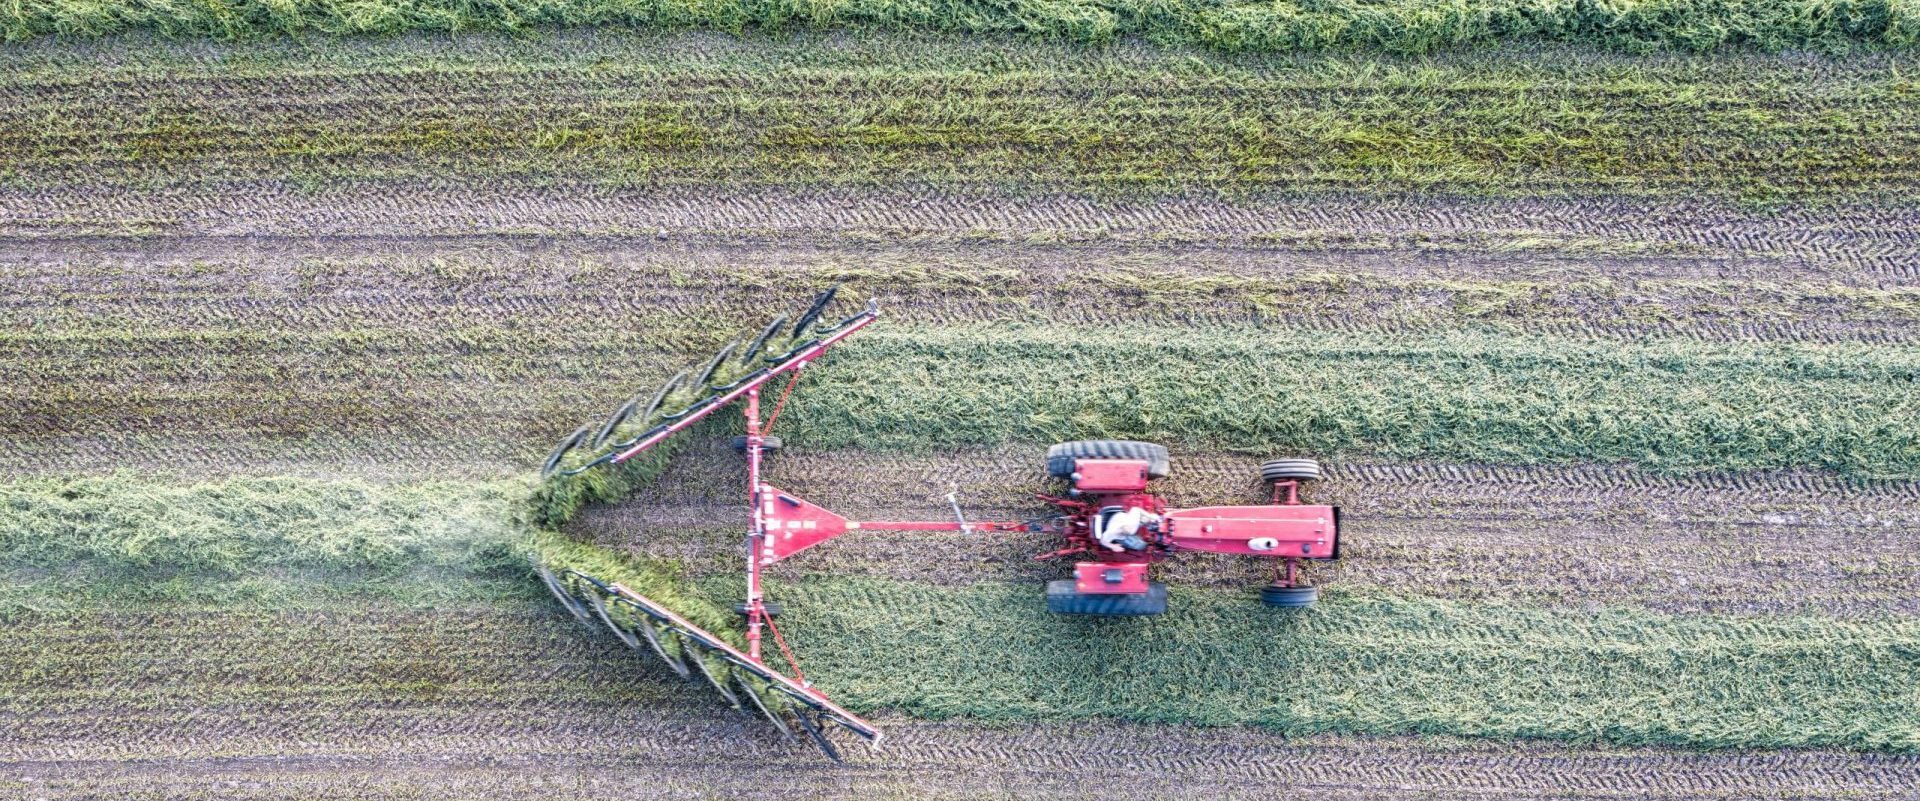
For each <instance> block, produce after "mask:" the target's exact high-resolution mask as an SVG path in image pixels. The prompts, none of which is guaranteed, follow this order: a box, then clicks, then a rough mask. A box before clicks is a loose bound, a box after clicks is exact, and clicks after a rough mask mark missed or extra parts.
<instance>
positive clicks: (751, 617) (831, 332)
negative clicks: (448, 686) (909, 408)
mask: <svg viewBox="0 0 1920 801" xmlns="http://www.w3.org/2000/svg"><path fill="white" fill-rule="evenodd" d="M831 297H832V293H831V291H829V292H828V293H827V294H825V295H823V296H822V298H821V299H820V300H817V301H816V302H815V303H814V307H813V309H812V310H810V311H809V313H808V314H807V315H803V317H802V318H801V319H802V324H801V325H798V326H796V327H795V328H796V330H795V331H794V333H793V335H792V336H793V338H794V339H795V340H799V341H800V344H798V345H795V346H793V347H790V348H787V349H786V350H785V352H784V353H782V354H780V355H778V356H770V357H768V358H767V360H766V361H767V362H768V366H765V367H761V368H759V369H757V370H755V371H754V372H752V373H751V374H750V375H748V376H746V377H744V378H741V379H739V380H736V381H734V382H733V383H731V384H728V385H725V386H720V387H713V388H712V392H713V394H711V395H710V396H708V397H704V398H702V399H699V400H697V401H694V402H692V403H691V404H690V405H689V406H688V407H687V409H686V410H685V411H683V412H680V413H678V414H670V415H665V416H663V417H661V418H660V419H661V420H662V421H663V422H661V423H660V424H659V425H656V426H654V427H653V428H651V429H648V430H647V431H645V432H644V433H641V434H640V435H638V436H636V437H634V438H633V439H632V440H629V441H627V442H623V443H620V444H621V446H622V447H619V448H615V449H612V450H608V451H606V452H605V453H604V455H602V456H601V457H600V458H596V459H592V460H590V461H588V462H586V463H585V464H584V465H582V466H580V467H577V468H574V469H573V470H571V471H568V472H570V473H579V472H582V471H585V470H589V469H593V468H594V467H596V466H598V465H602V464H610V463H619V462H622V461H625V460H627V459H629V458H632V457H633V456H635V455H637V454H639V453H641V452H643V451H645V450H647V449H648V448H651V447H653V446H654V445H656V444H658V443H659V442H661V441H662V440H665V439H666V438H667V437H670V436H672V435H673V434H675V433H677V432H679V431H683V430H685V429H686V428H688V427H689V426H692V425H693V424H694V423H695V422H697V421H699V420H700V419H702V418H704V417H706V416H707V415H709V414H711V413H713V412H714V411H717V410H719V409H721V408H723V407H725V406H728V405H730V404H732V403H733V402H734V401H736V400H740V401H744V403H743V404H742V408H741V411H742V413H743V417H744V420H743V422H744V423H745V428H746V433H745V435H744V436H740V437H736V438H735V442H734V444H735V447H736V448H737V449H738V450H739V451H741V453H742V454H743V455H744V456H745V457H746V467H747V469H746V486H747V493H746V496H747V497H748V499H749V503H750V504H751V508H752V522H751V524H750V528H749V530H748V532H747V570H746V587H745V590H746V593H745V599H744V600H743V601H742V602H741V603H740V604H739V605H738V607H737V609H738V611H739V612H740V614H741V615H742V616H744V617H745V618H746V638H745V642H746V650H744V651H742V650H739V649H737V648H735V647H733V646H732V645H731V644H729V643H728V642H727V641H726V640H725V639H724V638H722V637H719V636H717V635H715V634H713V633H712V632H709V631H706V630H704V629H701V628H700V627H698V626H696V625H694V624H693V623H691V622H689V621H687V620H686V619H684V618H682V617H681V616H679V615H677V614H675V613H674V612H673V611H672V610H669V609H667V608H665V607H664V606H662V605H660V604H659V603H656V602H654V601H652V600H650V599H648V598H646V597H645V596H642V595H640V594H638V593H636V592H633V591H632V590H631V589H628V588H626V587H623V586H621V585H619V584H617V583H609V582H605V581H602V580H600V579H598V578H595V577H592V576H587V575H585V574H582V573H578V572H570V574H569V576H568V577H567V578H565V579H562V578H560V577H557V576H555V575H554V574H553V573H551V572H550V571H547V570H546V569H545V568H544V567H541V569H540V572H541V576H542V578H543V579H544V580H545V581H546V583H547V586H548V588H549V589H551V590H553V592H554V594H555V595H556V596H558V597H559V598H560V600H561V602H562V603H564V604H566V605H567V608H568V609H569V610H571V611H572V612H573V613H574V614H575V615H576V616H578V617H580V618H581V619H582V620H585V621H590V622H591V621H592V620H594V619H595V618H596V617H597V619H598V620H599V621H600V622H602V623H605V624H606V625H607V626H608V627H610V628H612V629H613V630H614V632H615V633H616V634H617V635H619V636H620V638H621V639H622V640H623V641H625V642H627V644H629V645H632V646H634V647H636V648H638V647H640V644H641V643H642V642H643V641H644V642H645V644H647V645H649V646H651V650H653V651H654V652H656V653H658V654H659V655H660V656H661V657H663V658H665V659H666V660H667V661H668V663H669V664H670V665H671V666H673V667H674V669H675V670H676V671H677V672H679V673H680V674H681V675H691V673H693V672H694V670H698V671H699V672H701V673H702V674H703V675H705V676H706V678H707V679H708V680H709V681H711V682H712V683H713V684H714V686H715V688H717V689H718V690H719V691H720V692H721V693H722V695H723V696H725V697H726V698H727V699H728V700H729V701H730V702H731V703H733V704H734V705H735V706H736V707H742V704H741V701H740V699H741V698H742V697H745V698H746V699H748V700H749V701H751V702H752V705H753V706H755V707H758V708H759V711H760V712H762V713H764V714H766V716H767V717H768V718H769V719H770V720H772V721H773V722H774V723H775V725H777V726H779V727H780V728H781V729H782V731H787V730H788V727H787V725H786V723H785V722H784V720H783V719H782V715H781V714H779V713H777V712H775V711H773V710H771V709H769V708H768V707H767V706H766V705H765V704H763V703H762V702H761V701H760V699H759V697H758V694H757V692H756V691H755V690H756V688H754V687H746V688H745V689H747V692H745V693H742V694H736V693H735V692H734V690H733V689H732V688H730V687H729V684H730V683H734V682H736V681H738V680H737V679H729V678H726V677H721V676H716V675H714V673H713V672H712V671H710V670H709V669H708V667H707V665H706V664H705V661H704V660H703V659H701V658H698V657H696V658H693V659H690V660H689V659H686V658H685V656H686V654H687V653H688V652H687V651H686V650H685V648H686V647H692V648H693V649H695V652H696V653H698V654H705V655H709V656H712V657H713V658H714V659H717V660H719V661H722V662H725V663H727V664H730V665H732V666H733V667H734V668H737V669H738V670H739V671H741V672H743V673H744V674H746V675H749V676H753V677H757V679H758V680H760V681H762V682H764V684H762V685H761V686H760V687H758V688H757V689H758V690H760V691H765V692H771V693H777V694H779V695H782V696H784V697H786V698H788V699H790V700H791V701H793V702H794V707H793V710H792V712H793V714H794V716H795V717H796V718H797V719H798V721H799V723H800V724H801V725H802V727H803V728H804V729H805V731H806V733H807V734H809V735H810V736H811V737H812V738H813V740H814V741H815V742H816V743H818V744H819V745H820V747H821V748H822V749H823V750H825V751H827V753H828V754H829V755H836V752H835V750H834V748H833V746H832V745H831V743H830V742H829V741H828V740H827V739H826V738H825V737H824V736H823V734H822V732H821V730H822V729H823V728H824V727H823V726H822V725H821V724H822V723H824V722H833V723H837V724H839V725H840V726H842V727H844V728H846V729H848V730H850V731H852V732H854V733H855V734H857V735H859V736H861V737H863V738H865V739H866V740H867V741H868V742H870V743H877V742H878V740H879V737H880V732H879V730H878V729H876V728H874V727H873V726H872V724H869V723H868V722H867V721H865V720H863V719H861V718H860V717H859V716H857V715H855V714H853V713H851V712H848V711H847V710H845V709H843V708H841V707H839V706H838V705H836V704H834V703H833V702H832V701H831V700H829V699H828V698H827V696H826V694H825V693H823V692H821V691H820V690H818V689H816V688H814V687H813V685H812V684H811V683H810V682H807V681H804V680H797V679H796V678H789V677H788V676H786V675H784V674H782V673H781V672H780V671H778V670H776V669H775V668H774V667H773V666H772V665H770V664H768V663H767V662H766V661H765V660H764V658H763V653H762V650H761V644H762V632H763V630H765V631H771V633H772V634H773V637H774V639H775V640H776V641H777V642H778V643H779V645H780V648H781V650H782V651H783V653H785V656H786V659H787V661H788V663H789V665H790V666H791V667H792V668H793V672H794V674H795V676H796V677H797V676H799V675H800V671H799V664H798V662H797V660H795V659H794V657H793V654H792V652H791V651H790V650H788V649H787V647H786V643H785V641H784V640H783V639H782V638H781V636H780V632H779V629H778V628H777V626H776V623H775V614H776V612H777V610H776V609H774V608H773V607H772V606H770V605H769V604H768V603H767V601H766V598H765V597H764V593H763V592H762V588H761V572H762V570H763V569H764V568H765V567H766V566H767V565H771V564H773V563H775V562H779V561H781V560H783V559H786V558H788V557H791V556H793V555H794V554H797V553H799V552H801V551H804V550H806V549H808V548H811V547H813V546H815V545H819V544H821V543H823V542H826V541H827V540H830V539H833V538H835V537H838V536H841V535H843V534H848V533H853V532H861V531H865V532H874V531H959V532H970V533H982V534H984V533H989V532H1028V533H1039V534H1045V535H1049V536H1053V537H1059V538H1061V540H1062V541H1063V542H1062V545H1063V547H1060V548H1058V549H1056V550H1052V551H1049V552H1046V553H1043V554H1040V555H1039V556H1038V557H1036V558H1039V559H1058V558H1065V557H1073V558H1074V559H1075V561H1074V565H1073V577H1072V578H1063V579H1060V580H1057V581H1052V582H1049V583H1048V585H1047V593H1046V600H1047V608H1048V609H1049V610H1051V611H1053V612H1058V613H1062V614H1070V615H1109V616H1144V615H1157V614H1160V613H1162V612H1165V611H1166V609H1167V588H1166V585H1164V584H1161V583H1159V582H1155V581H1150V580H1148V577H1147V570H1148V566H1149V565H1151V564H1152V563H1153V562H1155V561H1157V560H1160V559H1163V558H1166V557H1169V556H1172V555H1174V554H1175V553H1178V552H1180V551H1207V552H1212V553H1224V554H1235V555H1240V556H1254V557H1262V558H1267V559H1273V560H1276V562H1275V568H1274V580H1273V582H1272V583H1271V584H1269V585H1268V586H1266V587H1265V588H1264V589H1262V590H1261V591H1260V598H1261V600H1262V601H1263V602H1265V603H1266V604H1268V605H1271V606H1278V607H1303V606H1307V605H1310V604H1312V603H1313V602H1314V601H1315V600H1317V599H1318V591H1317V590H1316V589H1315V588H1313V587H1311V586H1306V585H1304V584H1302V583H1300V582H1299V580H1298V579H1299V573H1298V568H1299V564H1300V560H1302V559H1334V558H1337V557H1338V556H1339V555H1340V536H1339V535H1340V510H1339V508H1337V507H1333V506H1323V505H1311V504H1305V503H1302V502H1301V501H1300V488H1301V485H1302V484H1303V482H1307V481H1311V480H1314V479H1318V478H1319V477H1320V465H1319V464H1318V463H1317V462H1314V461H1313V460H1311V459H1277V460H1273V461H1269V462H1266V463H1265V464H1263V465H1261V468H1260V472H1261V476H1262V477H1263V478H1264V479H1266V480H1267V481H1269V482H1271V484H1272V493H1273V494H1272V499H1271V503H1268V504H1262V505H1255V506H1205V507H1200V508H1196V509H1170V508H1168V507H1167V505H1166V503H1165V502H1164V501H1162V500H1161V499H1160V498H1159V497H1158V496H1156V495H1154V494H1153V493H1151V492H1149V491H1148V484H1149V482H1151V481H1152V480H1153V479H1157V478H1164V477H1165V476H1166V475H1167V473H1168V470H1169V467H1170V460H1169V457H1168V454H1167V450H1166V448H1164V447H1162V446H1160V445H1156V444H1152V443H1146V442H1135V441H1130V440H1081V441H1075V442H1063V443H1060V444H1058V445H1054V446H1053V447H1052V448H1049V449H1048V451H1047V456H1046V462H1047V464H1046V467H1047V473H1048V474H1049V475H1050V476H1052V477H1054V478H1057V479H1063V480H1065V482H1066V488H1065V491H1064V494H1062V495H1037V496H1036V497H1037V498H1039V499H1040V500H1042V501H1044V502H1045V503H1047V504H1048V505H1049V506H1051V507H1052V509H1053V513H1052V514H1050V515H1046V516H1043V517H1040V518H1037V519H1033V520H1027V521H1005V522H969V521H968V520H967V519H966V516H965V515H964V514H963V513H962V511H961V509H960V505H959V503H958V501H957V500H956V499H954V497H953V496H951V495H949V496H948V501H949V503H950V504H951V506H952V509H953V516H954V519H952V520H910V521H854V520H848V519H847V518H845V517H842V516H841V515H838V514H835V513H834V512H832V511H829V510H827V509H825V508H823V507H821V506H818V505H816V504H813V503H810V502H808V501H806V500H804V499H802V498H799V497H797V496H795V495H793V494H792V493H789V492H786V491H784V490H781V489H779V488H778V487H775V486H774V485H772V484H771V483H768V482H767V481H766V480H765V478H764V476H763V474H762V469H761V468H762V463H763V460H764V458H765V456H766V454H767V453H768V452H769V451H771V450H773V449H775V448H777V447H779V440H777V439H773V438H770V437H769V436H768V433H767V432H768V429H770V428H771V427H772V426H773V424H774V422H775V421H776V420H777V419H778V417H779V413H780V409H781V408H782V407H783V406H784V402H785V400H786V395H787V393H789V392H791V391H792V389H793V386H794V383H795V382H796V381H797V379H798V378H799V375H800V370H801V369H802V368H803V367H805V366H806V365H807V364H808V363H810V362H812V361H813V360H814V359H817V358H819V357H820V356H821V355H822V354H824V353H825V352H826V351H827V349H828V348H831V347H832V346H833V345H835V344H837V343H839V342H840V341H841V340H843V339H845V338H846V337H848V336H850V335H852V334H853V333H854V332H856V331H859V330H860V329H862V328H864V327H866V326H867V325H868V324H870V323H872V322H873V321H874V320H876V319H878V317H879V312H878V310H877V308H876V307H875V306H874V305H873V304H871V303H870V304H868V306H867V309H866V310H865V311H863V312H861V313H859V314H855V315H853V316H851V317H848V318H846V319H845V320H842V321H840V322H838V323H836V324H833V325H830V326H817V327H809V325H810V323H809V321H811V320H814V319H815V318H817V317H818V313H819V312H818V310H819V309H820V308H822V307H824V306H825V303H826V301H827V300H830V299H831ZM783 319H784V318H783ZM808 334H813V335H814V337H813V338H812V339H806V338H805V337H806V336H807V335H808ZM766 337H767V334H764V333H763V334H762V336H761V339H762V340H765V339H766ZM730 350H731V349H729V351H723V352H722V355H723V356H726V355H727V354H728V353H729V352H730ZM753 350H758V348H757V347H756V348H754V349H753ZM707 372H708V373H711V372H712V366H711V365H709V367H708V370H707ZM781 375H787V376H788V382H787V386H786V389H785V390H783V391H782V393H781V397H780V402H779V403H776V404H775V406H774V409H773V413H772V414H771V415H768V416H767V417H766V419H764V420H763V419H762V417H761V411H760V388H761V386H762V385H763V384H766V383H767V382H769V381H771V380H773V379H774V378H776V377H779V376H781ZM704 378H705V376H703V380H701V381H699V382H697V383H698V384H699V385H701V386H706V385H707V384H706V381H705V380H704ZM675 383H677V380H676V382H675ZM670 386H671V385H670ZM665 392H666V391H665V390H663V391H662V394H663V395H664V394H665ZM658 403H659V401H658V399H656V400H655V403H654V406H656V407H657V406H658ZM630 411H631V410H630V409H624V410H623V411H622V412H620V413H619V415H620V416H621V417H625V416H627V415H628V413H630ZM653 411H654V409H653V408H651V407H650V408H649V409H648V411H647V413H646V414H645V415H642V416H643V417H646V416H649V415H651V414H652V413H653ZM612 427H614V426H612V425H609V426H608V427H607V428H612ZM584 431H586V428H584V427H583V429H582V432H584ZM580 437H581V433H580V432H576V434H575V435H574V437H572V438H570V439H569V440H568V441H566V442H563V443H562V446H561V448H560V449H559V450H558V451H556V452H555V454H554V455H553V456H552V457H549V459H548V462H547V472H548V473H549V474H551V473H553V472H554V468H555V466H556V465H557V464H559V463H560V457H562V456H564V455H565V453H566V451H567V450H568V449H569V448H571V447H573V446H574V444H575V443H576V442H577V441H578V440H579V439H580ZM603 438H604V437H603ZM583 596H584V597H583ZM582 601H584V602H585V603H582ZM614 607H621V608H624V609H626V610H628V612H631V613H632V615H631V617H634V618H636V619H637V620H639V621H641V623H640V625H638V627H637V628H629V627H626V626H623V625H622V624H620V623H618V622H616V620H615V618H614V616H613V615H610V614H609V609H611V608H614ZM668 637H672V638H675V639H676V642H677V643H678V645H679V646H680V647H676V648H665V647H663V646H662V641H663V639H665V638H668ZM690 666H691V669H690ZM742 708H744V707H742Z"/></svg>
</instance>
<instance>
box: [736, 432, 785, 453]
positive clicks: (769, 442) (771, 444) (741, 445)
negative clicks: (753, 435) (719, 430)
mask: <svg viewBox="0 0 1920 801" xmlns="http://www.w3.org/2000/svg"><path fill="white" fill-rule="evenodd" d="M732 444H733V452H734V453H738V454H742V455H744V454H746V452H747V435H745V434H741V435H740V436H737V437H734V438H733V443H732ZM777 450H780V438H779V437H761V438H760V452H761V453H771V452H773V451H777Z"/></svg>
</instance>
